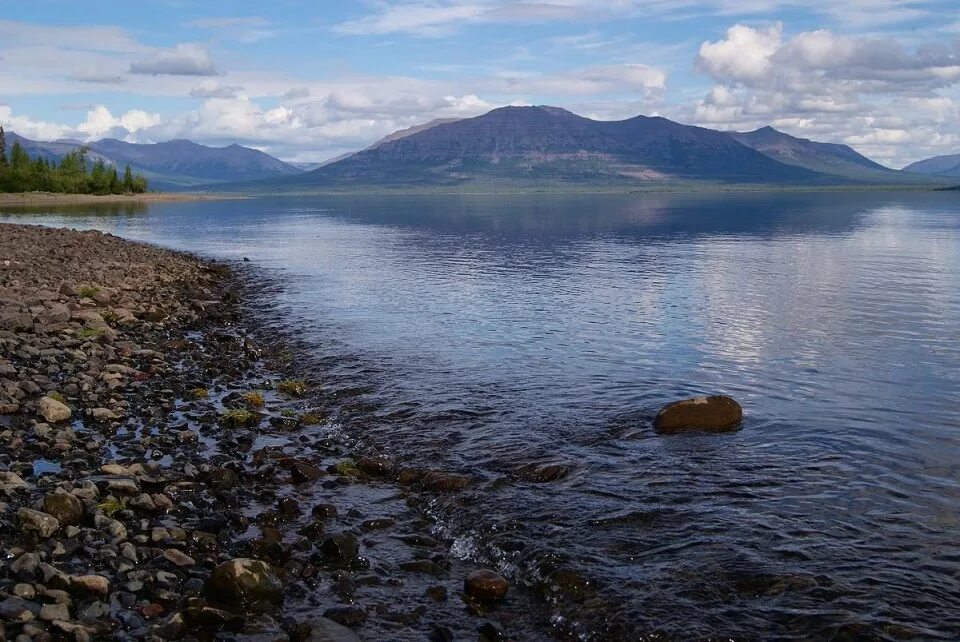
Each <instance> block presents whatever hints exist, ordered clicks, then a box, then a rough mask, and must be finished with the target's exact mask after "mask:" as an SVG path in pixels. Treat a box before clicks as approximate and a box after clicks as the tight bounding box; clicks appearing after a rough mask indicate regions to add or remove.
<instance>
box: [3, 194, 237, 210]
mask: <svg viewBox="0 0 960 642" xmlns="http://www.w3.org/2000/svg"><path fill="white" fill-rule="evenodd" d="M240 198H246V197H245V196H243V195H239V194H236V195H233V194H231V195H220V194H209V193H204V194H188V193H183V192H147V193H145V194H105V195H98V194H57V193H53V192H15V193H6V192H0V207H3V206H5V205H10V206H22V205H93V204H100V203H159V202H165V201H210V200H220V199H240Z"/></svg>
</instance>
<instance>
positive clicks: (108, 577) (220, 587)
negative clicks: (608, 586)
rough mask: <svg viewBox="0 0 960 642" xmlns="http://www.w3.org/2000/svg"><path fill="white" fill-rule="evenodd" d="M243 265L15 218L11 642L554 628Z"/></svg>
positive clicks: (449, 483) (8, 231)
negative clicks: (476, 561) (372, 435)
mask: <svg viewBox="0 0 960 642" xmlns="http://www.w3.org/2000/svg"><path fill="white" fill-rule="evenodd" d="M256 290H257V285H256V284H255V283H251V282H250V280H249V278H248V277H247V278H246V279H240V278H238V277H237V276H236V275H235V271H234V270H233V269H231V267H230V266H225V265H221V264H215V263H212V262H209V261H205V260H202V259H199V258H197V257H193V256H190V255H186V254H180V253H175V252H170V251H166V250H162V249H159V248H155V247H151V246H147V245H142V244H137V243H131V242H129V241H124V240H121V239H118V238H116V237H113V236H111V235H106V234H101V233H98V232H75V231H70V230H56V229H49V228H43V227H32V226H21V225H0V551H2V560H0V625H2V628H0V640H2V639H7V640H23V641H25V640H60V639H75V640H91V639H118V640H127V639H131V640H132V639H138V640H139V639H148V640H158V639H187V640H208V639H218V640H220V639H250V640H288V639H289V640H311V639H312V640H343V641H349V640H357V639H367V640H425V639H429V640H454V639H457V640H491V641H492V640H509V639H517V640H519V639H523V640H530V639H534V640H535V639H542V638H543V637H544V634H543V633H542V631H544V630H546V629H547V628H548V623H547V622H542V621H538V620H537V617H536V616H534V615H531V613H533V612H535V610H536V609H535V608H534V607H533V606H532V603H531V602H530V598H529V597H527V596H524V595H523V594H522V593H520V592H517V591H513V590H510V587H509V586H508V584H507V583H506V581H505V580H504V579H503V578H502V577H500V576H498V575H496V574H495V573H492V572H490V571H487V572H481V573H477V571H478V569H477V567H476V566H475V565H472V564H471V563H469V562H465V561H463V560H461V559H460V558H459V557H458V556H455V555H453V554H452V553H451V542H450V541H447V540H446V539H445V538H444V537H443V535H442V529H440V528H438V527H437V524H436V523H435V522H434V520H433V518H432V513H431V505H432V503H433V502H435V501H440V500H442V501H443V502H445V505H449V504H450V503H451V502H452V503H456V502H469V501H470V488H471V484H472V480H471V478H470V477H469V476H465V475H455V474H451V473H448V472H444V471H438V470H429V469H421V468H404V467H402V466H400V465H398V464H396V463H395V462H394V461H392V460H391V459H390V456H389V453H386V452H381V451H375V450H372V449H370V448H369V447H365V446H364V445H363V444H364V440H363V439H359V438H357V436H356V435H350V434H348V433H347V432H345V431H344V430H342V429H341V428H342V427H341V426H340V425H339V423H338V421H337V416H336V412H337V411H336V408H337V403H336V400H335V399H332V398H331V396H330V395H328V394H326V393H325V391H324V390H323V389H322V386H321V385H320V384H319V382H317V381H312V380H311V376H310V375H309V374H303V375H301V374H300V373H298V372H296V368H295V366H294V365H293V364H294V363H295V362H296V359H294V358H293V355H292V354H291V352H290V350H291V349H290V348H289V345H290V344H289V343H287V342H285V341H284V338H283V337H277V336H273V337H267V338H262V339H263V342H262V343H260V342H258V341H256V340H254V339H253V338H252V336H253V334H254V333H253V331H252V329H253V328H255V327H256V319H254V318H251V314H252V313H251V309H250V308H249V307H248V306H245V305H244V302H245V301H249V299H250V297H254V296H256Z"/></svg>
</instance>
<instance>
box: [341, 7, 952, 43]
mask: <svg viewBox="0 0 960 642" xmlns="http://www.w3.org/2000/svg"><path fill="white" fill-rule="evenodd" d="M932 2H933V0H844V2H837V0H605V1H604V2H597V1H596V0H378V1H377V2H374V3H371V4H372V6H373V7H374V9H373V12H372V13H371V14H369V15H366V16H363V17H362V18H358V19H355V20H350V21H347V22H344V23H341V24H339V25H336V26H335V27H334V30H335V31H336V32H338V33H342V34H350V35H377V34H391V33H404V34H409V35H415V36H442V35H448V34H451V33H454V32H456V31H457V30H458V29H459V28H461V27H463V26H465V25H468V24H471V23H510V22H514V23H543V22H560V21H563V22H581V23H582V22H602V21H609V20H616V19H620V18H630V17H636V16H644V17H670V18H674V19H684V18H694V17H704V16H713V17H719V16H771V15H776V14H780V13H782V12H783V11H784V10H785V9H796V8H802V9H805V10H809V11H813V12H817V13H819V14H821V15H823V16H828V17H830V18H831V19H833V20H836V21H839V22H841V23H843V24H847V25H853V26H858V27H876V26H881V25H889V24H896V23H900V22H905V21H908V20H916V19H919V18H924V17H928V16H930V15H934V14H935V12H936V9H935V8H934V7H932V6H931V5H932Z"/></svg>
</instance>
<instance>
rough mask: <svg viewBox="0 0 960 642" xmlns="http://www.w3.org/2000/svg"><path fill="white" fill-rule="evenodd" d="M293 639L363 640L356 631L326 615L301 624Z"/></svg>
mask: <svg viewBox="0 0 960 642" xmlns="http://www.w3.org/2000/svg"><path fill="white" fill-rule="evenodd" d="M291 639H295V640H299V641H300V642H361V640H360V638H358V637H357V634H356V633H354V632H353V631H351V630H350V629H348V628H347V627H345V626H343V625H342V624H338V623H337V622H334V621H333V620H330V619H327V618H325V617H321V618H316V619H314V620H310V621H309V622H307V623H305V624H303V625H301V626H300V627H298V630H297V632H296V635H292V636H291Z"/></svg>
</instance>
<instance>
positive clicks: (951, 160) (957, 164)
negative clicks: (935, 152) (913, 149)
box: [903, 154, 960, 178]
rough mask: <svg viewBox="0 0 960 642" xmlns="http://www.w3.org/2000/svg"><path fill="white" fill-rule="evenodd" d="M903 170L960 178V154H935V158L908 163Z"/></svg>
mask: <svg viewBox="0 0 960 642" xmlns="http://www.w3.org/2000/svg"><path fill="white" fill-rule="evenodd" d="M903 171H905V172H914V173H917V174H928V175H931V176H942V177H946V178H960V154H950V155H947V156H934V157H933V158H928V159H927V160H922V161H918V162H916V163H913V164H911V165H907V166H906V167H904V168H903Z"/></svg>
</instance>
